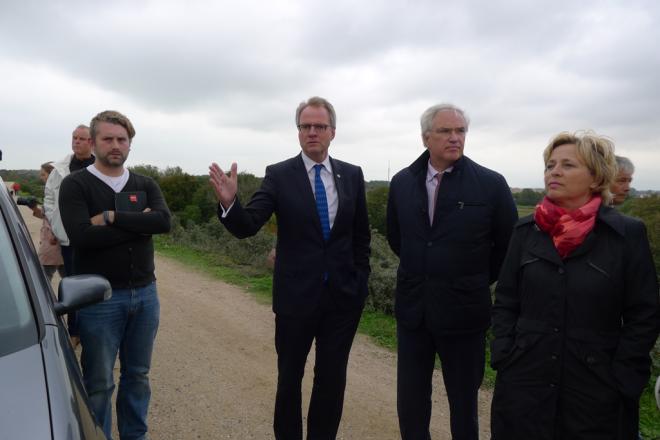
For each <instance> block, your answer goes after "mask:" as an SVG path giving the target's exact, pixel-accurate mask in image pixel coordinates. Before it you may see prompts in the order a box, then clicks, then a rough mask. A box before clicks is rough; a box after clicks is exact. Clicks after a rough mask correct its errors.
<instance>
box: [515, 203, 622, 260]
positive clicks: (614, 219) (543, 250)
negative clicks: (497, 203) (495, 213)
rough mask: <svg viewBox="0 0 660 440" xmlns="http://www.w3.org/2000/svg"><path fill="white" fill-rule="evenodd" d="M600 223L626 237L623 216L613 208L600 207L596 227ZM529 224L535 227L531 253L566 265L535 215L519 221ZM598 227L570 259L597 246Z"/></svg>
mask: <svg viewBox="0 0 660 440" xmlns="http://www.w3.org/2000/svg"><path fill="white" fill-rule="evenodd" d="M598 223H602V224H604V225H607V226H608V227H610V228H611V229H612V230H613V231H614V232H616V233H617V234H619V235H621V236H624V235H625V227H624V220H623V216H622V215H621V214H620V213H619V212H617V211H616V209H614V208H612V207H609V206H605V205H601V206H600V208H599V209H598V216H597V217H596V226H597V225H598ZM527 224H531V225H533V232H532V233H531V240H530V247H529V251H530V252H531V253H532V254H534V255H536V256H538V257H539V258H543V259H544V260H548V261H550V262H552V263H554V264H556V265H558V266H562V265H563V264H564V263H563V261H562V260H561V257H560V256H559V253H558V252H557V249H555V246H554V243H553V242H552V238H551V237H550V236H549V235H548V234H547V233H545V232H543V231H541V230H540V229H539V227H538V226H537V225H536V222H535V221H534V214H530V215H528V216H525V217H523V218H521V219H520V220H519V221H518V225H517V226H522V225H527ZM596 226H594V230H593V231H591V232H590V233H589V234H588V235H587V237H586V238H585V240H584V242H583V243H582V244H581V245H580V246H578V247H577V248H576V249H575V251H573V252H572V253H571V254H570V255H569V256H568V258H569V259H570V258H574V257H577V256H580V255H582V254H584V253H586V252H588V251H589V250H590V249H591V248H592V247H593V245H594V244H595V240H597V237H596V233H597V232H596Z"/></svg>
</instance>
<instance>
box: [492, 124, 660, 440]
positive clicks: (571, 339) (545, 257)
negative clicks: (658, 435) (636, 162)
mask: <svg viewBox="0 0 660 440" xmlns="http://www.w3.org/2000/svg"><path fill="white" fill-rule="evenodd" d="M543 158H544V162H545V176H544V177H545V178H544V180H545V188H546V194H547V195H546V197H545V198H544V199H543V201H542V202H541V203H540V204H539V205H538V206H537V207H536V211H535V213H534V214H533V215H530V216H528V217H525V218H523V219H521V220H520V221H519V222H518V224H517V225H516V228H515V230H514V234H513V237H512V239H511V243H510V245H509V251H508V254H507V257H506V259H505V261H504V264H503V266H502V271H501V272H500V277H499V282H498V285H497V288H496V292H495V305H494V307H493V315H492V324H493V334H494V340H493V342H492V347H491V363H492V366H493V368H494V369H496V370H497V379H496V384H495V392H494V396H493V402H492V411H491V417H492V420H491V430H492V438H493V439H494V440H498V439H499V440H510V439H535V440H543V439H553V440H556V439H561V440H571V439H603V440H604V439H626V440H632V439H636V438H637V419H638V409H637V408H638V404H639V397H640V395H641V393H642V390H643V389H644V387H645V385H646V384H647V383H648V381H649V376H650V365H651V359H650V356H649V351H650V350H651V347H652V346H653V343H654V342H655V339H656V337H657V336H658V332H659V331H660V322H659V321H660V306H659V301H658V283H657V276H656V272H655V266H654V264H653V258H652V256H651V251H650V248H649V243H648V239H647V236H646V228H645V226H644V224H643V223H642V222H641V221H639V220H636V219H633V218H630V217H626V216H624V215H622V214H620V213H619V212H617V211H616V210H614V209H612V208H610V207H608V205H609V203H610V199H611V194H610V191H609V188H610V185H611V183H612V181H613V179H614V176H615V173H616V165H615V159H614V146H613V144H612V142H610V141H609V140H608V139H606V138H604V137H601V136H598V135H595V134H593V133H577V134H569V133H561V134H559V135H558V136H556V137H555V138H554V139H552V140H551V142H550V144H549V145H548V146H547V148H546V149H545V151H544V152H543Z"/></svg>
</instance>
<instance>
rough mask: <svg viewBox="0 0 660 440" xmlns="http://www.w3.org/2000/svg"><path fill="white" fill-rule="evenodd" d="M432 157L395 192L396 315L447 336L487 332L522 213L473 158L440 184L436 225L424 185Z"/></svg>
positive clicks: (400, 179)
mask: <svg viewBox="0 0 660 440" xmlns="http://www.w3.org/2000/svg"><path fill="white" fill-rule="evenodd" d="M428 160H429V153H428V151H425V152H424V153H423V154H422V155H421V156H420V157H419V158H418V159H417V160H416V161H415V162H413V164H412V165H410V166H409V167H408V168H405V169H403V170H402V171H400V172H399V173H397V174H396V175H395V176H394V178H393V179H392V183H391V184H390V193H389V200H388V206H387V240H388V242H389V244H390V247H391V248H392V250H393V251H394V253H396V254H397V255H398V256H399V258H400V262H399V269H398V272H397V288H396V303H395V314H396V317H397V320H398V321H399V323H401V324H403V325H406V326H408V327H410V328H416V327H417V326H419V325H420V323H421V322H422V319H423V318H424V320H425V321H426V322H427V323H428V324H430V325H432V326H434V327H436V328H437V329H438V330H440V331H445V332H472V331H479V330H485V329H487V328H488V326H489V324H490V306H491V299H490V289H489V285H490V284H491V283H492V282H494V281H495V280H496V279H497V275H498V273H499V270H500V266H501V265H502V261H503V260H504V255H505V254H506V250H507V246H508V243H509V239H510V237H511V233H512V230H513V225H514V224H515V222H516V220H517V219H518V213H517V211H516V206H515V203H514V201H513V197H512V195H511V191H510V190H509V186H508V185H507V183H506V180H505V179H504V177H502V176H501V175H500V174H498V173H496V172H494V171H491V170H489V169H487V168H484V167H482V166H480V165H478V164H477V163H475V162H473V161H472V160H470V159H469V158H467V157H465V156H464V157H462V158H461V159H459V160H458V161H456V163H455V164H454V169H453V171H452V172H451V173H446V174H444V175H443V177H442V182H441V183H440V189H439V193H438V200H437V202H436V211H435V214H434V222H433V225H429V215H428V212H427V211H428V208H427V207H428V196H427V190H426V185H425V180H426V172H427V164H428Z"/></svg>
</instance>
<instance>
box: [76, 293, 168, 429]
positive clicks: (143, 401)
mask: <svg viewBox="0 0 660 440" xmlns="http://www.w3.org/2000/svg"><path fill="white" fill-rule="evenodd" d="M159 317H160V303H159V302H158V293H157V291H156V283H155V282H154V283H151V284H149V285H147V286H144V287H138V288H133V289H112V298H111V299H109V300H108V301H105V302H101V303H98V304H94V305H92V306H89V307H85V308H83V309H82V310H80V311H79V313H78V323H79V328H80V343H81V345H82V355H81V365H82V370H83V378H84V382H85V387H86V388H87V394H88V395H89V400H90V403H91V407H92V410H93V411H94V414H95V415H96V419H97V421H98V422H99V424H100V425H101V426H102V427H103V432H104V433H105V435H106V437H108V439H110V440H111V439H112V404H111V399H112V393H113V391H114V388H115V382H114V378H113V376H112V369H113V367H114V365H115V360H116V359H117V352H119V362H120V378H119V390H118V392H117V425H118V428H119V437H120V438H121V439H122V440H128V439H131V440H133V439H134V440H138V439H140V440H141V439H145V438H146V435H147V411H148V409H149V399H150V398H151V388H150V387H149V368H150V367H151V354H152V352H153V347H154V339H155V338H156V332H157V330H158V321H159Z"/></svg>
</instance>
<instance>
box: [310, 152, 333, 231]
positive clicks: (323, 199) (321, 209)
mask: <svg viewBox="0 0 660 440" xmlns="http://www.w3.org/2000/svg"><path fill="white" fill-rule="evenodd" d="M322 168H324V167H323V165H322V164H317V165H314V170H315V171H316V175H315V176H314V193H315V195H316V210H317V211H318V213H319V219H320V220H321V230H323V239H324V240H325V241H328V238H330V216H329V215H328V197H327V196H326V194H325V186H323V181H322V180H321V169H322Z"/></svg>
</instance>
